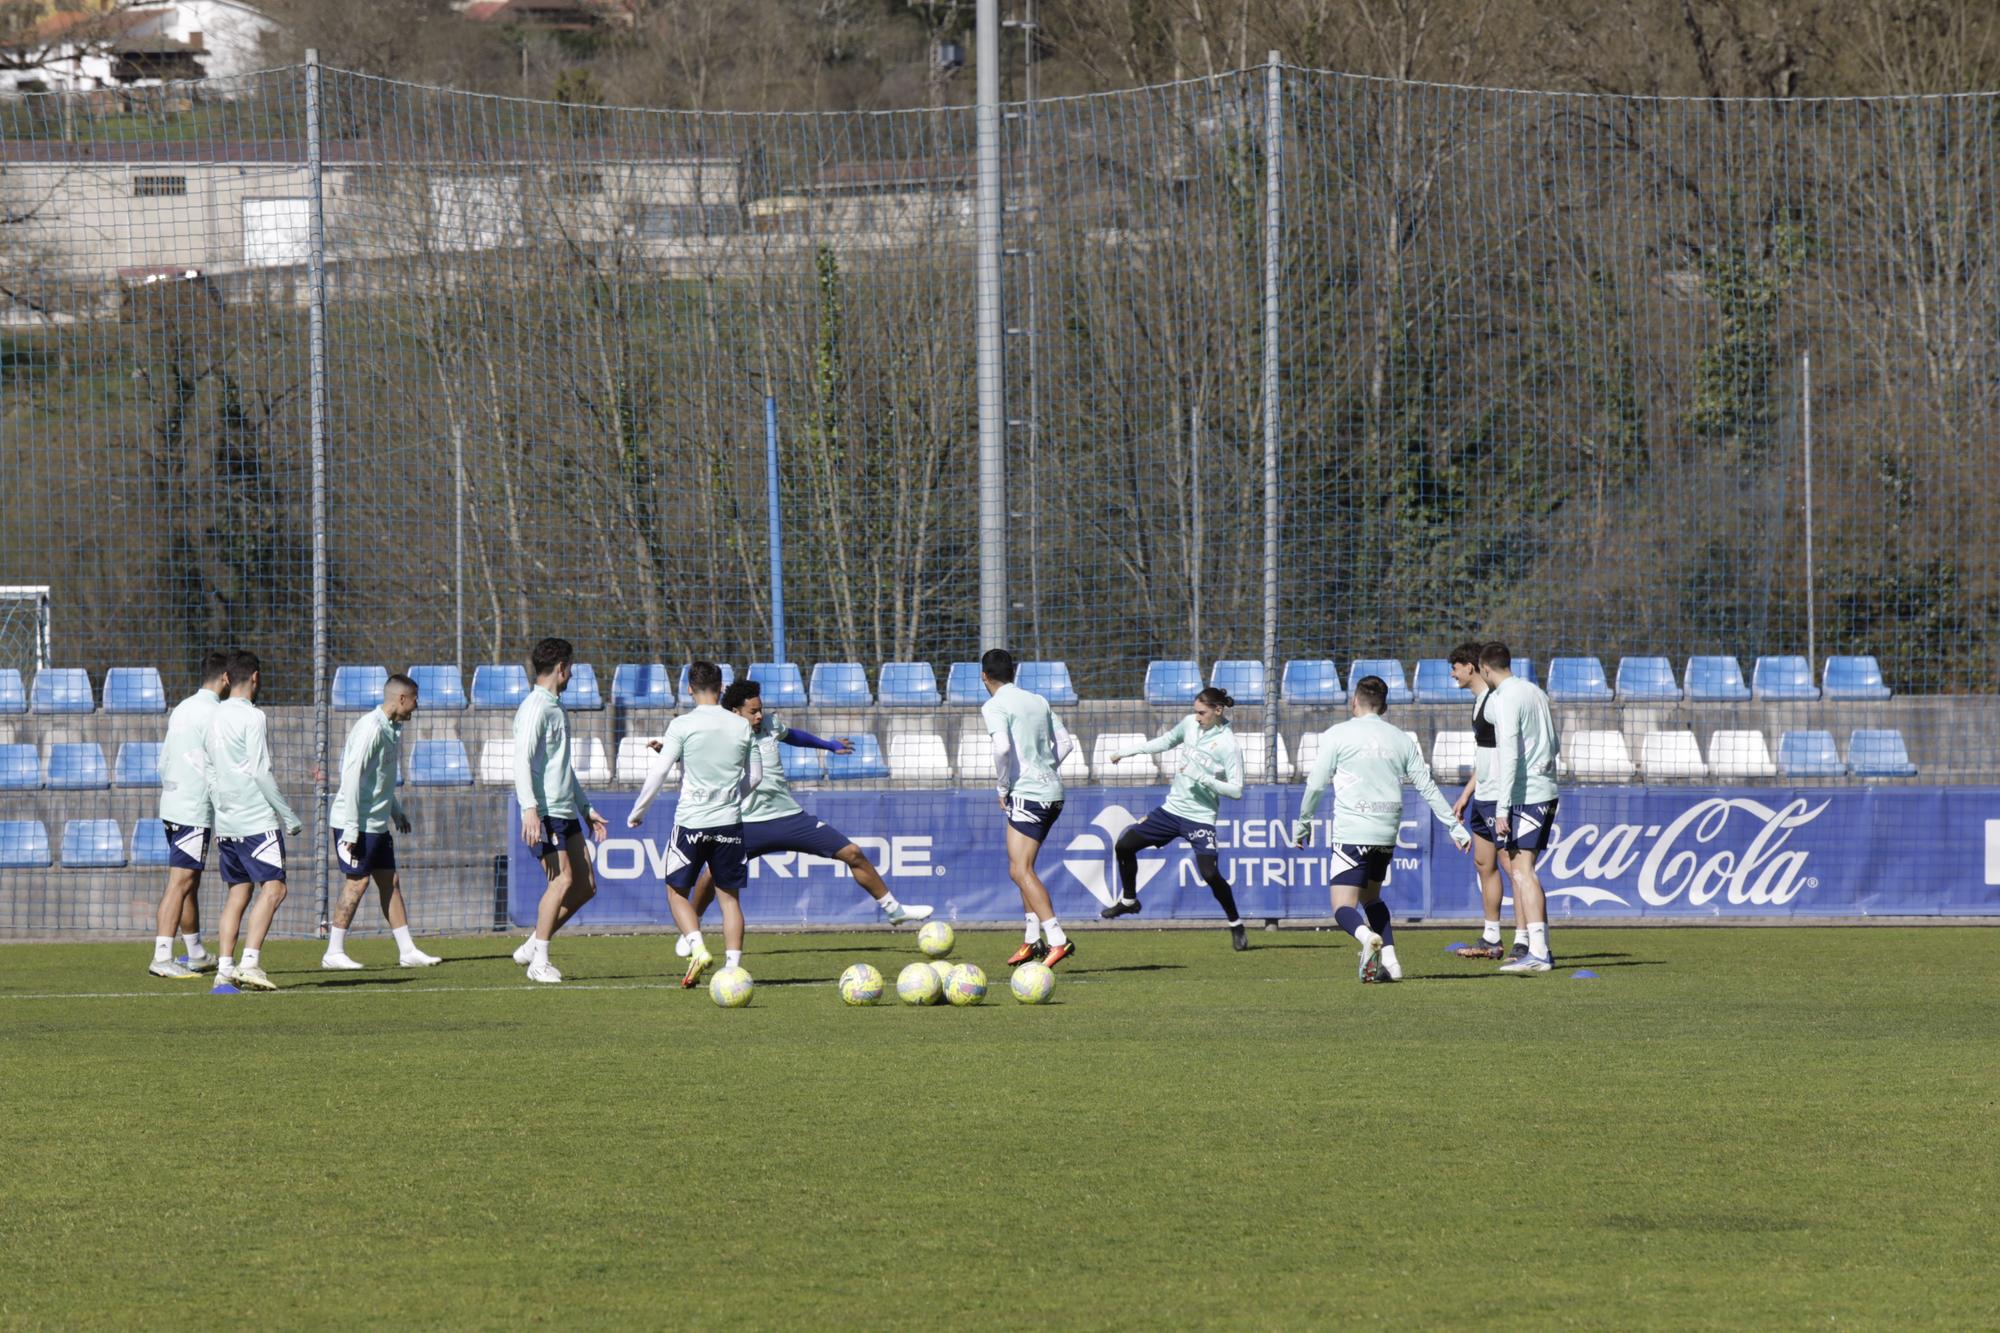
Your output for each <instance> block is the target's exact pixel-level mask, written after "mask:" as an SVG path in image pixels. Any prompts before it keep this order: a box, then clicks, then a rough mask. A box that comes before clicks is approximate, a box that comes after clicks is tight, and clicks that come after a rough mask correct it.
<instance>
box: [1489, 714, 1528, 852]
mask: <svg viewBox="0 0 2000 1333" xmlns="http://www.w3.org/2000/svg"><path fill="white" fill-rule="evenodd" d="M1495 693H1496V694H1497V693H1498V691H1497V690H1496V691H1495ZM1486 720H1487V721H1489V722H1491V723H1492V724H1493V743H1494V745H1495V746H1496V747H1497V748H1496V749H1495V750H1494V751H1493V786H1494V796H1493V824H1494V829H1495V831H1496V832H1497V831H1498V830H1499V825H1500V824H1501V823H1502V822H1503V821H1504V820H1505V819H1506V818H1507V812H1508V810H1509V809H1511V808H1512V807H1513V804H1514V778H1515V776H1516V775H1517V774H1518V773H1519V772H1520V768H1521V711H1520V709H1518V708H1516V707H1515V706H1514V703H1513V701H1512V700H1510V699H1495V700H1494V701H1493V702H1492V703H1490V704H1488V705H1487V706H1486Z"/></svg>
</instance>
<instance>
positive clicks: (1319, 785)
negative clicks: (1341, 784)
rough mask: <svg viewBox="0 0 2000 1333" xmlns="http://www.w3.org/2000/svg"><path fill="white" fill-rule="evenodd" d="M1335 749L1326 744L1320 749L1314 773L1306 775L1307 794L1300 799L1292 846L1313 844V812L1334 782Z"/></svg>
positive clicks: (1314, 761) (1314, 765)
mask: <svg viewBox="0 0 2000 1333" xmlns="http://www.w3.org/2000/svg"><path fill="white" fill-rule="evenodd" d="M1333 770H1334V758H1333V747H1332V746H1331V745H1328V744H1326V743H1324V742H1322V743H1321V744H1320V747H1319V758H1317V759H1315V760H1313V766H1312V772H1311V773H1309V774H1307V775H1306V790H1305V794H1304V795H1303V796H1301V797H1299V817H1298V819H1297V820H1295V821H1294V822H1293V824H1292V845H1293V846H1294V847H1304V846H1306V845H1307V844H1309V843H1311V842H1312V817H1313V811H1315V810H1317V809H1319V803H1320V799H1321V798H1322V797H1324V796H1325V795H1326V789H1327V785H1328V784H1329V783H1331V782H1332V781H1333Z"/></svg>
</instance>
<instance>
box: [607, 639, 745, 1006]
mask: <svg viewBox="0 0 2000 1333" xmlns="http://www.w3.org/2000/svg"><path fill="white" fill-rule="evenodd" d="M687 682H688V693H689V694H691V695H693V696H694V702H695V707H694V711H693V712H689V713H683V714H681V715H680V716H679V717H677V718H675V719H674V720H673V721H672V722H669V723H668V724H667V734H666V735H665V736H663V737H661V738H660V751H659V754H658V755H657V756H656V757H655V758H654V760H653V763H652V767H651V768H649V769H648V770H647V772H646V785H645V786H644V787H642V788H640V790H639V799H638V800H637V801H636V802H634V803H633V805H632V813H631V814H629V815H627V816H626V817H625V824H626V827H628V828H638V827H639V825H640V823H641V822H642V821H643V820H644V819H645V817H646V807H647V806H649V805H651V804H652V803H653V798H654V797H655V796H658V795H659V794H660V787H661V786H662V785H663V784H664V783H665V782H666V780H667V774H668V773H669V772H670V771H671V770H672V769H673V766H674V765H675V764H679V765H680V766H681V794H680V799H679V800H678V801H676V802H675V803H674V827H673V832H672V833H671V834H670V835H669V841H668V844H667V875H666V888H667V906H668V908H669V909H670V910H671V911H672V912H673V914H674V924H675V925H676V926H678V927H679V928H680V932H681V934H683V935H685V936H687V942H688V966H687V972H686V973H685V974H684V975H683V976H682V977H681V986H682V987H683V988H684V989H689V988H692V987H694V986H695V985H696V984H698V983H699V982H700V981H701V974H702V973H703V972H705V971H707V970H708V965H709V964H710V963H711V962H713V961H714V959H713V957H712V956H711V955H710V954H709V952H708V947H707V945H706V944H704V943H703V942H702V938H701V921H700V920H699V919H698V918H697V917H696V915H695V910H694V906H693V904H691V903H690V902H689V901H688V891H689V890H690V889H692V888H693V887H694V886H695V883H696V881H698V880H699V879H700V878H701V877H702V874H703V872H704V871H706V872H707V874H708V877H709V879H710V880H711V881H712V882H713V884H714V886H715V889H716V891H717V892H719V893H720V894H721V895H722V942H723V948H724V951H725V952H724V966H727V967H736V966H738V965H739V964H741V963H742V961H743V905H742V903H741V902H739V901H738V900H737V895H738V894H739V893H741V892H743V886H744V884H745V883H746V882H748V880H749V876H750V866H749V862H748V861H746V860H745V859H744V855H743V809H742V802H743V801H744V800H745V799H746V798H748V796H749V795H750V793H751V792H752V791H754V790H756V787H757V784H758V783H759V782H760V781H762V780H763V776H764V773H763V764H762V760H761V759H760V758H759V757H758V753H757V740H756V736H755V735H754V734H753V733H752V730H751V722H750V720H749V719H747V718H745V717H742V716H739V715H738V714H736V713H732V712H730V711H728V710H727V709H725V708H723V707H722V702H721V700H722V668H721V667H719V666H717V665H716V664H715V663H713V662H694V663H691V664H689V666H688V673H687ZM757 711H758V713H759V714H760V715H761V714H762V712H763V704H762V701H761V700H760V701H759V702H758V708H757Z"/></svg>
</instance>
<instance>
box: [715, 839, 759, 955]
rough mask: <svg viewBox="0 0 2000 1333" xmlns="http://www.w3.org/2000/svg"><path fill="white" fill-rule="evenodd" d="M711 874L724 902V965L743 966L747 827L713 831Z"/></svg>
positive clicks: (747, 879)
mask: <svg viewBox="0 0 2000 1333" xmlns="http://www.w3.org/2000/svg"><path fill="white" fill-rule="evenodd" d="M710 832H711V836H710V839H709V852H708V867H707V869H708V878H709V881H710V882H711V883H713V884H714V885H715V893H716V897H717V898H718V899H719V900H720V901H721V903H722V946H723V950H724V953H723V966H724V967H741V966H743V904H742V902H741V900H740V898H739V895H740V894H741V893H742V892H743V890H744V888H745V887H746V886H747V885H748V884H749V882H750V864H749V862H748V861H747V860H745V859H744V856H743V828H742V826H741V825H740V824H739V825H731V826H730V827H728V828H720V829H713V830H711V831H710Z"/></svg>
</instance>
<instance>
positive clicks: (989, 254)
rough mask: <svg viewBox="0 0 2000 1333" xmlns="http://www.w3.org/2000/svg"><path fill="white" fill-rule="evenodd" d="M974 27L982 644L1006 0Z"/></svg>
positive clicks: (990, 616) (989, 587) (1000, 622)
mask: <svg viewBox="0 0 2000 1333" xmlns="http://www.w3.org/2000/svg"><path fill="white" fill-rule="evenodd" d="M975 19H976V30H975V33H974V43H973V44H974V49H975V53H976V54H975V63H976V64H977V66H978V75H979V79H978V95H977V106H976V109H975V113H974V123H975V126H976V129H977V132H978V149H979V192H978V199H977V208H976V210H975V213H974V223H975V230H976V233H977V239H978V262H977V265H976V270H975V276H974V279H973V334H974V338H975V340H976V344H977V354H978V375H977V380H978V388H979V640H980V642H979V647H980V648H981V649H986V648H998V647H1000V646H1002V645H1003V644H1005V643H1006V641H1007V408H1006V386H1005V381H1004V379H1003V378H1002V377H1003V373H1004V370H1005V359H1006V349H1005V344H1004V340H1003V337H1002V335H1003V333H1004V327H1003V325H1002V323H1001V310H1000V0H979V7H978V10H977V12H976V16H975Z"/></svg>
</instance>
